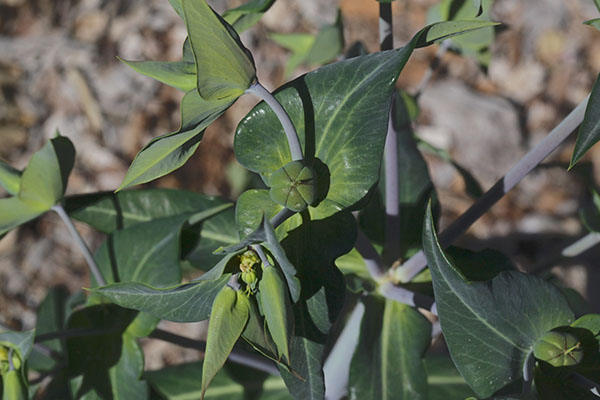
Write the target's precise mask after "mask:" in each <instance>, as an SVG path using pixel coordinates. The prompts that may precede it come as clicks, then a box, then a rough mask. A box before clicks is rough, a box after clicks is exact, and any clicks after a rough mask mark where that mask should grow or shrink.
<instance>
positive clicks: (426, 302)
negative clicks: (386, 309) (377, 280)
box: [378, 282, 437, 316]
mask: <svg viewBox="0 0 600 400" xmlns="http://www.w3.org/2000/svg"><path fill="white" fill-rule="evenodd" d="M378 290H379V293H380V294H381V295H383V297H385V298H387V299H390V300H395V301H397V302H398V303H402V304H407V305H409V306H411V307H418V308H423V309H425V310H427V311H429V312H431V313H432V314H433V315H435V316H437V306H436V304H435V301H434V300H433V298H431V297H429V296H426V295H424V294H421V293H417V292H412V291H410V290H408V289H404V288H403V287H400V286H396V285H394V284H393V283H392V282H386V283H384V284H382V285H380V286H379V288H378Z"/></svg>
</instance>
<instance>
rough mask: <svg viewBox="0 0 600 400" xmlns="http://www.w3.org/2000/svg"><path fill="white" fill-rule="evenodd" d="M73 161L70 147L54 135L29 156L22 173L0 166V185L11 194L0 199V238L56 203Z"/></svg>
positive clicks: (73, 156)
mask: <svg viewBox="0 0 600 400" xmlns="http://www.w3.org/2000/svg"><path fill="white" fill-rule="evenodd" d="M74 162H75V148H74V147H73V144H72V143H71V141H70V140H69V139H68V138H66V137H64V136H57V137H55V138H53V139H50V141H49V142H48V143H46V144H45V145H44V147H43V148H42V149H41V150H39V151H38V152H36V153H35V154H34V155H33V156H32V157H31V160H29V164H28V165H27V167H26V168H25V170H24V171H23V172H22V173H20V172H19V171H17V170H15V169H14V168H12V167H10V166H8V165H6V164H4V163H0V185H2V186H3V187H4V188H5V189H6V191H7V192H9V193H10V194H11V195H13V197H9V198H5V199H0V235H2V234H4V233H6V232H8V231H9V230H11V229H13V228H14V227H16V226H18V225H20V224H23V223H25V222H27V221H29V220H32V219H34V218H36V217H37V216H39V215H41V214H43V213H45V212H46V211H48V210H50V209H51V208H52V207H53V206H54V205H56V204H57V203H58V202H60V200H61V199H62V198H63V195H64V193H65V189H66V186H67V179H68V177H69V174H70V173H71V170H72V169H73V164H74Z"/></svg>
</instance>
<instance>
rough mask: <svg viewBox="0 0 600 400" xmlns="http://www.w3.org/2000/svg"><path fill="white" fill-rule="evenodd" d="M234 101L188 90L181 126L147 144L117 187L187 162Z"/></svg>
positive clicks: (151, 177) (156, 174) (154, 177)
mask: <svg viewBox="0 0 600 400" xmlns="http://www.w3.org/2000/svg"><path fill="white" fill-rule="evenodd" d="M202 2H204V0H202ZM231 104H232V100H231V99H224V100H223V99H220V100H219V99H217V100H209V101H207V100H204V99H202V98H201V97H200V95H199V94H198V91H196V90H190V91H189V92H187V93H186V94H185V96H184V97H183V99H182V100H181V128H179V130H178V131H176V132H172V133H167V134H165V135H162V136H159V137H157V138H154V139H152V140H151V141H150V143H148V144H147V145H146V146H144V148H143V149H142V150H140V152H139V153H138V154H137V155H136V156H135V159H134V160H133V163H132V164H131V166H130V167H129V170H128V171H127V174H126V175H125V178H124V179H123V182H122V183H121V186H120V187H119V188H118V189H117V191H119V190H123V189H125V188H126V187H129V186H133V185H137V184H140V183H145V182H149V181H152V180H154V179H156V178H159V177H161V176H164V175H166V174H168V173H170V172H172V171H174V170H176V169H177V168H179V167H181V166H182V165H183V164H185V162H186V161H187V160H188V159H189V158H190V157H191V156H192V155H193V154H194V152H195V151H196V149H197V148H198V144H199V143H200V140H201V139H202V136H203V134H204V129H206V127H207V126H209V125H210V124H211V123H213V122H214V121H215V120H216V119H217V118H218V117H220V116H221V114H223V112H225V110H226V109H227V108H229V106H230V105H231Z"/></svg>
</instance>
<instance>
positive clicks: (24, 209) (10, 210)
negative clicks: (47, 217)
mask: <svg viewBox="0 0 600 400" xmlns="http://www.w3.org/2000/svg"><path fill="white" fill-rule="evenodd" d="M43 213H44V212H43V211H39V210H37V208H32V207H31V205H29V204H26V203H24V202H23V201H21V200H20V199H19V198H18V197H9V198H6V199H0V235H3V234H5V233H6V232H8V231H10V230H11V229H13V228H16V227H17V226H19V225H21V224H24V223H25V222H27V221H31V220H32V219H34V218H36V217H38V216H39V215H41V214H43Z"/></svg>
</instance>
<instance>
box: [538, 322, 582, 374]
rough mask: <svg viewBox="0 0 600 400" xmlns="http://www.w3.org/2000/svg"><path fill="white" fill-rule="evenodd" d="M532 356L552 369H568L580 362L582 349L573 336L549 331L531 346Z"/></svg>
mask: <svg viewBox="0 0 600 400" xmlns="http://www.w3.org/2000/svg"><path fill="white" fill-rule="evenodd" d="M533 354H534V355H535V358H537V359H538V360H542V361H545V362H547V363H548V364H550V365H552V366H554V367H568V366H572V365H577V364H579V363H580V362H581V360H582V359H583V348H582V347H581V342H580V341H579V339H577V337H575V336H574V335H572V334H570V333H567V332H556V331H551V332H548V333H546V334H545V335H544V336H542V337H541V338H540V340H538V341H537V343H536V344H535V345H534V346H533Z"/></svg>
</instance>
